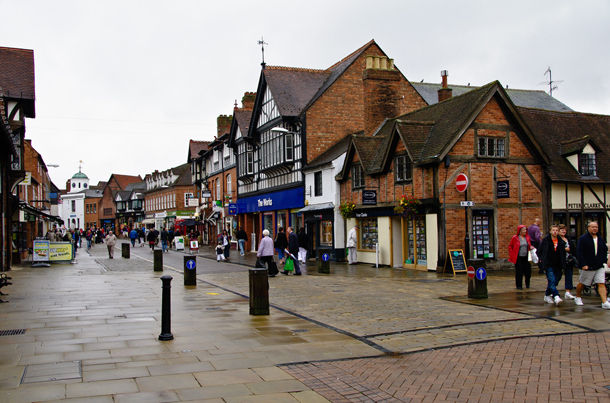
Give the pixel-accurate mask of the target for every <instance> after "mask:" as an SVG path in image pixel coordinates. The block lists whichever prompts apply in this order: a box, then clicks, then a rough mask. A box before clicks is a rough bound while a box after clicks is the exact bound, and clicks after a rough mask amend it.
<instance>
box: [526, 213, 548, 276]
mask: <svg viewBox="0 0 610 403" xmlns="http://www.w3.org/2000/svg"><path fill="white" fill-rule="evenodd" d="M527 234H528V235H529V236H530V243H531V244H532V246H533V247H534V248H536V249H540V242H542V232H540V218H535V219H534V223H533V224H532V225H530V226H529V227H528V229H527ZM538 273H539V274H544V273H545V272H544V269H543V267H542V265H541V264H540V263H538Z"/></svg>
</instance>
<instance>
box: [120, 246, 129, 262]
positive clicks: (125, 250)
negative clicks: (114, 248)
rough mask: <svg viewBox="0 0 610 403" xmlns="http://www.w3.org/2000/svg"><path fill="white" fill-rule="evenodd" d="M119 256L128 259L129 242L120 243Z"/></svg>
mask: <svg viewBox="0 0 610 403" xmlns="http://www.w3.org/2000/svg"><path fill="white" fill-rule="evenodd" d="M121 256H123V257H124V258H125V259H129V244H128V243H123V244H121Z"/></svg>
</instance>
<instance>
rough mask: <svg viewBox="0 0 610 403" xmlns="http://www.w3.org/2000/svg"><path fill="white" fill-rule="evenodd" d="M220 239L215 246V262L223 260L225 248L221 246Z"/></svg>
mask: <svg viewBox="0 0 610 403" xmlns="http://www.w3.org/2000/svg"><path fill="white" fill-rule="evenodd" d="M222 243H223V242H222V239H219V240H218V245H216V261H217V262H220V261H224V260H225V247H224V245H223V244H222Z"/></svg>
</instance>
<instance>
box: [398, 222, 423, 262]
mask: <svg viewBox="0 0 610 403" xmlns="http://www.w3.org/2000/svg"><path fill="white" fill-rule="evenodd" d="M403 220H404V221H403V222H404V226H405V228H404V229H403V235H404V234H405V232H406V236H404V239H405V241H406V242H405V244H406V245H405V250H406V251H407V254H406V259H405V267H413V268H420V269H421V268H424V269H427V266H428V252H427V246H426V218H425V216H420V215H418V216H414V217H412V218H404V219H403Z"/></svg>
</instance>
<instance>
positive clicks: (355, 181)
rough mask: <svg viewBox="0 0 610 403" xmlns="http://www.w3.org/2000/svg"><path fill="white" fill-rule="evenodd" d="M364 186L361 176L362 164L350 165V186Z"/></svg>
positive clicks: (354, 187)
mask: <svg viewBox="0 0 610 403" xmlns="http://www.w3.org/2000/svg"><path fill="white" fill-rule="evenodd" d="M362 187H364V177H363V176H362V165H360V164H358V165H354V166H353V167H352V188H353V189H356V188H362Z"/></svg>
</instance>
